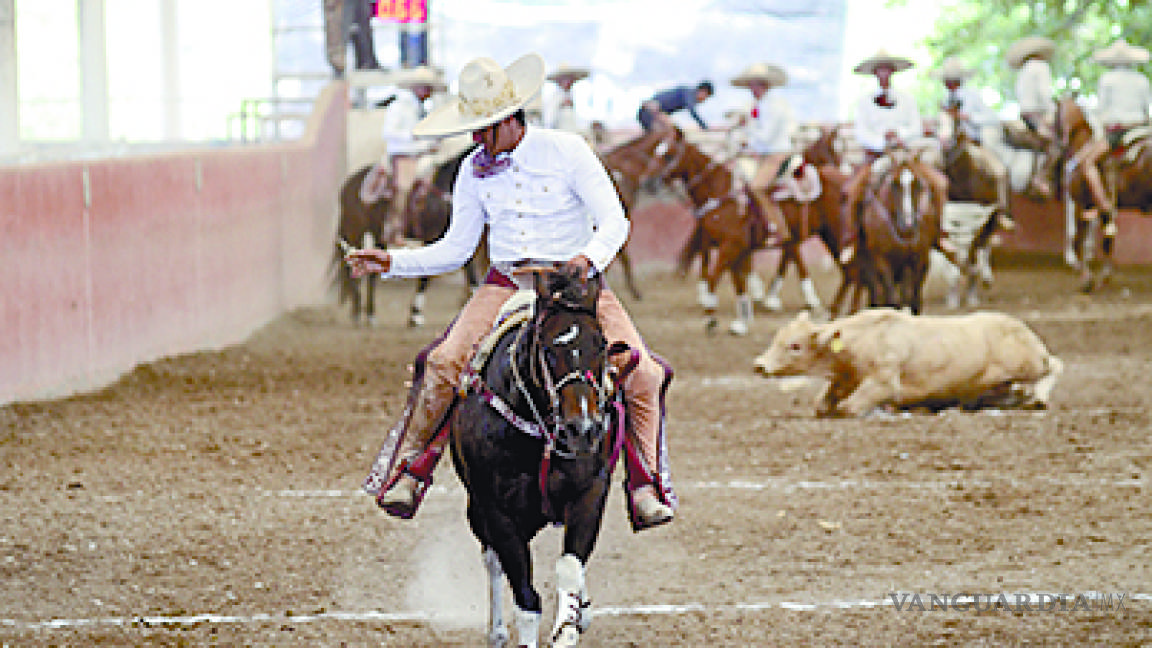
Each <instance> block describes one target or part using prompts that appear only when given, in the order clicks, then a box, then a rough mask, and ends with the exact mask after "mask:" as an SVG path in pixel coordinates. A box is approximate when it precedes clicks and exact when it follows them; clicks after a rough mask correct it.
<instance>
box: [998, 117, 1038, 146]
mask: <svg viewBox="0 0 1152 648" xmlns="http://www.w3.org/2000/svg"><path fill="white" fill-rule="evenodd" d="M1003 129H1004V143H1005V144H1007V145H1008V146H1011V147H1012V148H1018V149H1025V150H1029V151H1035V152H1036V153H1045V152H1047V151H1048V148H1049V142H1048V139H1047V138H1045V137H1044V136H1043V135H1041V134H1039V133H1037V132H1036V131H1034V130H1032V129H1031V128H1028V126H1027V125H1026V124H1025V123H1024V122H1023V121H1022V120H1015V121H1006V122H1004V124H1003Z"/></svg>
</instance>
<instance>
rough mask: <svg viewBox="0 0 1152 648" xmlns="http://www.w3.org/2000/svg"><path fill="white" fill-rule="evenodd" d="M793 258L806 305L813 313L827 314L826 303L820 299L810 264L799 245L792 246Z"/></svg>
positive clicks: (818, 314)
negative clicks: (809, 269)
mask: <svg viewBox="0 0 1152 648" xmlns="http://www.w3.org/2000/svg"><path fill="white" fill-rule="evenodd" d="M792 260H793V262H794V263H795V264H796V273H797V275H799V277H800V293H801V294H802V295H804V305H805V306H806V307H808V310H809V311H811V312H812V314H813V315H817V316H821V317H823V316H825V315H826V314H827V310H826V309H825V308H824V303H823V302H821V301H820V295H819V294H818V293H817V292H816V286H815V285H814V284H813V283H812V276H811V275H810V274H808V264H807V263H806V262H805V261H804V255H803V253H801V251H800V246H799V245H793V246H792Z"/></svg>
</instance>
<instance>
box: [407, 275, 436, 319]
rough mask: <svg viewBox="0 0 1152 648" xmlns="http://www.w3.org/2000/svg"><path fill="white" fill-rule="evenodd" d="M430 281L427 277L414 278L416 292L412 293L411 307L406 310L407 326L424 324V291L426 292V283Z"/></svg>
mask: <svg viewBox="0 0 1152 648" xmlns="http://www.w3.org/2000/svg"><path fill="white" fill-rule="evenodd" d="M431 282H432V280H431V279H429V278H428V277H420V278H419V279H417V280H416V294H414V295H412V307H411V308H410V309H409V312H408V326H411V327H419V326H424V304H425V301H426V297H425V293H426V292H428V284H429V283H431Z"/></svg>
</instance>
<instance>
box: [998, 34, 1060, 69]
mask: <svg viewBox="0 0 1152 648" xmlns="http://www.w3.org/2000/svg"><path fill="white" fill-rule="evenodd" d="M1055 53H1056V43H1054V42H1053V41H1052V39H1050V38H1045V37H1043V36H1025V37H1024V38H1021V39H1020V40H1018V41H1016V42H1015V43H1012V45H1010V46H1009V47H1008V51H1007V52H1005V54H1004V57H1005V58H1006V59H1008V65H1010V66H1012V67H1013V68H1018V67H1020V66H1021V65H1024V60H1025V59H1027V58H1028V57H1029V56H1037V57H1040V58H1042V59H1044V60H1046V61H1047V60H1051V59H1052V55H1053V54H1055Z"/></svg>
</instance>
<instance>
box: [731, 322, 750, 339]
mask: <svg viewBox="0 0 1152 648" xmlns="http://www.w3.org/2000/svg"><path fill="white" fill-rule="evenodd" d="M728 332H729V333H731V334H732V335H741V336H743V335H748V322H745V321H744V320H732V323H731V324H729V325H728Z"/></svg>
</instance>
